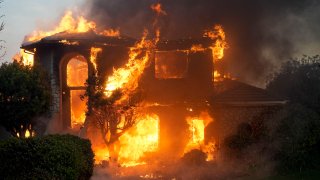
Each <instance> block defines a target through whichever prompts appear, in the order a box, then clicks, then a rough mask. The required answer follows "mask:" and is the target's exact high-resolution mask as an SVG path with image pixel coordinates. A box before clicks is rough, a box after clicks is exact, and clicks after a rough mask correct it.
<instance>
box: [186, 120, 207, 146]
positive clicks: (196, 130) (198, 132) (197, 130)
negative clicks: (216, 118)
mask: <svg viewBox="0 0 320 180" xmlns="http://www.w3.org/2000/svg"><path fill="white" fill-rule="evenodd" d="M188 124H189V130H190V132H191V134H192V136H191V137H192V138H191V142H192V143H193V144H199V143H201V142H202V141H203V140H204V122H203V120H202V119H198V118H192V119H189V120H188Z"/></svg>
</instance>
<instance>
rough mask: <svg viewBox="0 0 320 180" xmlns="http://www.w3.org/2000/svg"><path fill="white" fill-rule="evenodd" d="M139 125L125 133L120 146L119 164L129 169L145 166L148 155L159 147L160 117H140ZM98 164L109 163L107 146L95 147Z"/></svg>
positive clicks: (153, 115)
mask: <svg viewBox="0 0 320 180" xmlns="http://www.w3.org/2000/svg"><path fill="white" fill-rule="evenodd" d="M136 121H137V124H136V125H135V126H133V127H132V128H131V129H129V130H128V131H127V132H125V133H124V134H123V135H122V136H121V137H120V138H119V142H118V143H117V144H118V146H119V147H118V148H119V155H118V163H119V164H121V165H122V166H125V167H129V166H135V165H139V164H145V163H146V162H145V161H144V160H143V158H144V157H145V156H146V154H147V153H151V152H155V151H157V149H158V146H159V117H158V116H157V115H155V114H144V115H140V116H139V117H137V119H136ZM93 151H94V153H95V160H96V163H101V162H102V161H104V160H105V161H109V158H110V155H109V151H108V148H107V147H106V146H105V145H100V146H93Z"/></svg>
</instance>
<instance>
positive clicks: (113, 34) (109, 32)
mask: <svg viewBox="0 0 320 180" xmlns="http://www.w3.org/2000/svg"><path fill="white" fill-rule="evenodd" d="M100 34H101V35H104V36H111V37H117V36H120V30H119V29H106V30H104V31H102V32H101V33H100Z"/></svg>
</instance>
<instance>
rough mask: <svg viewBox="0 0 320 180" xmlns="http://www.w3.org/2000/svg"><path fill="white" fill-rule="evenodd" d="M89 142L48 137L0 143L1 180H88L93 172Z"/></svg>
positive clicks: (71, 138) (14, 139) (74, 138)
mask: <svg viewBox="0 0 320 180" xmlns="http://www.w3.org/2000/svg"><path fill="white" fill-rule="evenodd" d="M93 156H94V155H93V152H92V150H91V143H90V141H89V140H84V139H81V138H79V137H76V136H72V135H49V136H45V137H40V138H38V137H35V138H29V139H18V138H11V139H8V140H6V141H2V142H0V159H1V164H0V174H1V178H4V179H89V178H90V177H91V175H92V172H93V163H94V162H93Z"/></svg>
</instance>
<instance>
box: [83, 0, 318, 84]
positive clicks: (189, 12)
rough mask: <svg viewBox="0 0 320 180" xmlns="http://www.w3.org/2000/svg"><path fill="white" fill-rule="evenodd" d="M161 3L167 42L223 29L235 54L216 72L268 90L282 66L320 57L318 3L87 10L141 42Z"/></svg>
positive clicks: (99, 2) (211, 1) (124, 4)
mask: <svg viewBox="0 0 320 180" xmlns="http://www.w3.org/2000/svg"><path fill="white" fill-rule="evenodd" d="M156 2H160V3H161V4H162V5H163V8H164V10H165V11H166V12H167V16H165V17H162V19H161V21H160V24H161V25H162V29H161V31H162V34H161V35H162V38H165V39H177V38H185V37H200V36H201V35H202V34H203V31H204V30H205V29H208V28H210V27H212V26H213V25H214V24H221V25H222V26H223V27H224V28H225V31H226V33H227V40H228V42H229V46H230V48H229V49H228V50H227V52H226V56H225V58H224V62H223V64H221V65H217V66H216V67H219V68H221V69H222V70H224V71H226V72H230V73H231V74H232V75H233V76H235V77H237V78H238V79H240V80H242V81H246V82H251V83H255V84H257V85H262V84H264V82H265V78H266V75H268V74H270V73H271V72H272V71H274V70H275V69H276V68H277V67H279V65H280V64H281V62H283V61H285V60H288V59H289V58H291V57H295V56H298V55H302V54H308V53H319V52H317V51H318V50H317V48H316V47H317V46H319V40H320V34H319V33H317V32H319V30H320V25H319V23H318V19H319V18H320V11H319V9H320V2H319V1H317V0H304V1H301V0H282V1H277V0H268V1H263V0H242V1H239V0H228V1H222V0H197V1H195V0H174V1H172V0H92V1H89V2H87V3H86V4H85V6H84V7H85V8H86V9H87V11H88V17H91V18H92V19H94V20H95V21H97V22H98V24H100V25H103V26H102V28H104V27H109V28H110V27H112V28H120V30H121V32H122V34H125V35H128V36H132V37H136V38H137V37H140V36H141V33H142V32H143V29H144V28H150V26H151V25H152V21H153V18H154V13H153V12H152V10H151V9H150V6H151V4H153V3H156ZM310 55H312V54H310Z"/></svg>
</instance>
